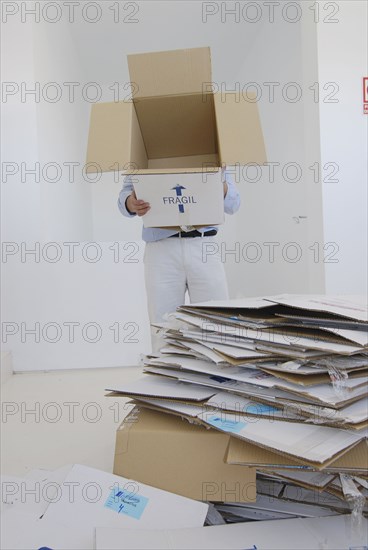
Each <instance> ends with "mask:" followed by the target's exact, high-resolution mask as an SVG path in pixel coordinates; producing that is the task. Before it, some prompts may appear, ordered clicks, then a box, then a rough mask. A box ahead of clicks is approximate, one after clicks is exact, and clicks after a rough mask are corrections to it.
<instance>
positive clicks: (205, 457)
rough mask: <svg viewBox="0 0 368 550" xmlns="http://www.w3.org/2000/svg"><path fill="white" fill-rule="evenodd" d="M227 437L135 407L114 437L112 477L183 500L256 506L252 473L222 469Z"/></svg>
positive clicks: (241, 468) (233, 467) (228, 467)
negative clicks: (156, 489) (173, 495)
mask: <svg viewBox="0 0 368 550" xmlns="http://www.w3.org/2000/svg"><path fill="white" fill-rule="evenodd" d="M229 441H230V437H229V436H228V435H226V434H222V433H219V432H216V431H215V430H205V429H204V428H203V427H201V426H197V425H193V424H190V423H189V422H187V421H186V420H182V419H181V418H178V417H175V416H172V415H168V414H165V413H161V412H156V411H150V410H147V409H144V408H139V407H135V408H134V409H133V411H132V412H131V413H130V414H129V415H128V416H127V417H126V418H125V419H124V421H123V422H122V424H121V425H120V426H119V428H118V430H117V434H116V448H115V461H114V474H117V475H122V476H125V477H128V478H132V479H136V480H138V481H140V482H142V483H146V484H149V485H152V486H153V487H157V488H159V489H164V490H166V491H170V492H173V493H176V494H178V495H182V496H185V497H189V498H193V499H198V500H204V501H213V502H222V501H223V502H254V501H255V499H256V470H255V468H247V467H244V466H242V465H241V466H238V465H229V464H225V456H226V452H227V447H228V445H229Z"/></svg>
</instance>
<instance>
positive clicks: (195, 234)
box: [170, 229, 217, 239]
mask: <svg viewBox="0 0 368 550" xmlns="http://www.w3.org/2000/svg"><path fill="white" fill-rule="evenodd" d="M214 235H217V231H216V229H210V230H209V231H205V232H204V233H203V237H213V236H214ZM170 237H181V238H184V239H191V238H194V237H202V233H200V231H197V229H194V230H193V231H187V232H185V231H181V232H180V233H175V235H170Z"/></svg>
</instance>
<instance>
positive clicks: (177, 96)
mask: <svg viewBox="0 0 368 550" xmlns="http://www.w3.org/2000/svg"><path fill="white" fill-rule="evenodd" d="M128 65H129V73H130V78H131V84H132V90H133V94H132V95H133V98H132V101H118V102H109V103H96V104H94V105H93V106H92V111H91V118H90V129H89V138H88V152H87V172H89V173H93V172H107V171H112V170H120V171H122V170H124V171H125V173H126V174H134V180H135V181H134V186H135V189H136V193H137V196H138V197H139V198H142V199H143V200H146V201H147V202H150V203H151V212H150V215H149V216H147V215H146V216H144V218H143V222H144V225H145V226H146V227H158V226H160V227H172V226H173V227H178V226H181V225H193V226H196V227H198V226H200V225H202V226H203V225H218V224H220V223H222V222H223V190H222V186H221V185H220V177H221V172H220V170H219V168H220V167H222V166H224V165H236V164H240V165H245V164H248V163H250V162H251V163H258V164H260V165H261V164H263V163H264V162H266V153H265V146H264V142H263V135H262V130H261V124H260V119H259V114H258V108H257V103H256V102H255V97H254V96H251V95H250V94H247V95H244V94H240V93H233V92H228V93H219V92H216V93H215V92H214V89H215V86H214V84H213V83H212V75H211V56H210V49H209V48H192V49H185V50H173V51H164V52H153V53H144V54H135V55H128ZM204 172H215V174H214V175H212V178H211V181H212V183H213V184H215V183H216V185H213V189H212V192H211V194H210V195H209V194H208V193H207V188H206V187H207V186H206V184H205V181H204V180H205V178H203V179H202V178H200V177H197V178H195V177H194V176H195V174H196V173H197V174H199V175H202V174H203V173H204ZM153 174H162V175H163V174H175V175H176V177H175V178H173V179H172V181H171V188H173V187H175V186H176V185H179V186H182V187H184V188H185V189H186V193H185V195H186V196H193V194H191V195H190V194H189V191H188V190H189V189H190V188H191V186H192V185H194V184H197V183H200V185H201V186H203V187H202V190H201V193H199V194H198V196H197V198H196V200H197V207H196V208H195V207H194V206H193V205H194V203H189V202H187V203H185V204H184V203H181V204H180V205H179V203H178V205H177V206H183V207H184V211H182V210H179V208H172V209H171V208H170V207H168V206H169V205H168V204H166V203H165V204H163V203H162V202H161V201H159V204H157V201H154V199H153V197H152V193H151V194H149V193H148V192H147V186H150V185H151V184H152V186H154V192H156V186H157V179H158V180H160V178H156V179H154V178H153V177H152V175H153ZM178 174H180V181H178ZM192 182H193V183H192ZM194 182H195V183H194ZM143 187H144V188H143ZM171 190H172V189H171ZM166 191H167V189H166V188H165V189H157V192H158V194H161V195H160V196H161V198H162V196H163V195H162V193H163V192H165V193H166ZM187 191H188V193H187ZM183 195H184V194H183ZM204 196H205V197H206V200H204V199H203V198H202V197H204ZM175 197H176V195H175ZM209 197H210V200H209ZM220 207H222V213H221V216H220V215H219V209H220ZM192 211H193V214H191V212H192ZM169 212H170V213H171V216H170V215H169ZM204 214H205V215H204ZM161 217H162V219H161ZM185 218H187V221H185ZM157 219H159V221H157ZM163 220H165V222H164V223H163ZM189 220H191V221H189ZM205 220H206V221H205Z"/></svg>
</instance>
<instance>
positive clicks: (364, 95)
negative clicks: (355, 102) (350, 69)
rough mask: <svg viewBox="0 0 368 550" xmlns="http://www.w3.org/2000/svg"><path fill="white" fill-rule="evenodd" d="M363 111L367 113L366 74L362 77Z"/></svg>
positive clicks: (367, 90)
mask: <svg viewBox="0 0 368 550" xmlns="http://www.w3.org/2000/svg"><path fill="white" fill-rule="evenodd" d="M363 113H364V114H365V115H368V76H365V77H363Z"/></svg>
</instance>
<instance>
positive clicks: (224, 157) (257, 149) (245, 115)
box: [214, 93, 267, 166]
mask: <svg viewBox="0 0 368 550" xmlns="http://www.w3.org/2000/svg"><path fill="white" fill-rule="evenodd" d="M214 100H215V112H216V123H217V132H218V143H219V153H220V159H221V162H222V163H223V164H226V165H229V166H230V165H235V164H240V165H245V164H248V163H250V162H255V163H257V164H259V165H262V164H264V163H265V162H266V161H267V157H266V150H265V144H264V140H263V134H262V127H261V121H260V118H259V112H258V107H257V103H255V102H251V101H249V99H248V100H247V99H245V98H244V97H243V96H239V95H238V94H234V93H226V94H221V93H216V94H214Z"/></svg>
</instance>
